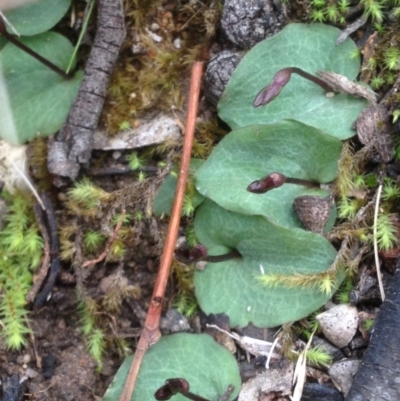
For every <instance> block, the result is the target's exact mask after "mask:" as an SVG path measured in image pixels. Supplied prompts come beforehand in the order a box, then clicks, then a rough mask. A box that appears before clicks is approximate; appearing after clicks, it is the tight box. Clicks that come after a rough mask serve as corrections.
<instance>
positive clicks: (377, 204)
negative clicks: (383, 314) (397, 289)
mask: <svg viewBox="0 0 400 401" xmlns="http://www.w3.org/2000/svg"><path fill="white" fill-rule="evenodd" d="M382 187H383V185H382V184H379V187H378V191H377V193H376V202H375V213H374V255H375V266H376V275H377V276H378V284H379V291H380V293H381V298H382V301H384V300H385V290H384V289H383V282H382V273H381V265H380V263H379V254H378V235H377V234H378V214H379V204H380V201H381V194H382Z"/></svg>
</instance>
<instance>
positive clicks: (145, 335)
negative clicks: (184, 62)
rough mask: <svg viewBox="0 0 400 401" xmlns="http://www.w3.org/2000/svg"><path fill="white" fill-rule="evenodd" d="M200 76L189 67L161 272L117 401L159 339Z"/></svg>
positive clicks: (198, 67)
mask: <svg viewBox="0 0 400 401" xmlns="http://www.w3.org/2000/svg"><path fill="white" fill-rule="evenodd" d="M202 73H203V63H202V62H195V63H194V64H193V67H192V76H191V81H190V93H189V104H188V114H187V119H186V132H185V138H184V143H183V151H182V160H181V166H180V170H179V177H178V183H177V186H176V193H175V199H174V204H173V206H172V213H171V220H170V222H169V225H168V231H167V236H166V239H165V243H164V250H163V253H162V255H161V261H160V269H159V272H158V276H157V281H156V283H155V286H154V291H153V295H152V297H151V302H150V306H149V309H148V312H147V316H146V321H145V324H144V328H143V331H142V335H141V336H140V339H139V343H138V345H137V348H136V351H135V355H134V357H133V360H132V364H131V367H130V369H129V373H128V377H127V379H126V382H125V387H124V389H123V391H122V394H121V396H120V398H119V401H130V400H131V398H132V394H133V390H134V387H135V383H136V378H137V376H138V374H139V369H140V365H141V363H142V360H143V357H144V355H145V353H146V350H147V348H148V347H150V346H151V345H153V344H155V343H156V342H157V341H158V340H159V338H160V337H161V334H160V329H159V325H160V317H161V308H162V304H163V300H164V294H165V288H166V286H167V280H168V276H169V271H170V267H171V263H172V258H173V254H174V249H175V244H176V239H177V236H178V230H179V224H180V218H181V210H182V205H183V198H184V195H185V187H186V181H187V178H188V174H189V165H190V155H191V152H192V144H193V136H194V130H195V125H196V116H197V109H198V103H199V94H200V84H201V76H202Z"/></svg>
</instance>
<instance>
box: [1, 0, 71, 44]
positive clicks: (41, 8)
mask: <svg viewBox="0 0 400 401" xmlns="http://www.w3.org/2000/svg"><path fill="white" fill-rule="evenodd" d="M70 5H71V0H39V1H34V2H31V3H28V4H25V5H24V6H22V7H19V8H15V9H13V10H10V11H7V12H6V13H5V16H6V18H7V20H8V21H9V22H10V24H11V25H12V26H13V27H14V28H15V30H16V31H17V32H18V34H19V35H23V36H32V35H37V34H39V33H42V32H46V31H48V30H49V29H51V28H53V26H54V25H55V24H57V22H58V21H60V20H61V18H62V17H63V16H64V15H65V13H66V12H67V11H68V9H69V7H70ZM7 30H8V32H9V33H11V34H14V31H13V30H11V29H10V28H9V27H8V28H7Z"/></svg>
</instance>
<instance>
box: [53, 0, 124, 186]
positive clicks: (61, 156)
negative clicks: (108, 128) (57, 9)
mask: <svg viewBox="0 0 400 401" xmlns="http://www.w3.org/2000/svg"><path fill="white" fill-rule="evenodd" d="M98 7H99V8H98V24H97V31H96V36H95V39H94V44H93V47H92V50H91V52H90V55H89V58H88V61H87V64H86V68H85V75H84V78H83V81H82V84H81V87H80V89H79V92H78V95H77V98H76V99H75V101H74V103H73V105H72V107H71V110H70V113H69V115H68V117H67V121H66V122H65V124H64V125H63V127H62V128H61V130H60V132H59V133H58V135H57V138H56V140H55V141H54V142H52V143H50V145H49V157H48V168H49V171H50V173H51V174H54V175H56V176H62V177H69V178H71V179H75V178H76V176H77V175H78V173H79V169H80V165H81V164H86V163H88V161H89V159H90V156H91V152H92V145H93V132H94V129H95V128H96V127H97V124H98V121H99V118H100V113H101V110H102V108H103V104H104V100H105V96H106V91H107V85H108V82H109V79H110V75H111V72H112V69H113V67H114V65H115V62H116V60H117V57H118V53H119V50H120V47H121V45H122V42H123V40H124V39H125V36H126V30H125V24H124V13H123V5H122V0H101V1H100V2H99V6H98ZM57 184H59V185H61V182H59V183H57V182H56V185H57Z"/></svg>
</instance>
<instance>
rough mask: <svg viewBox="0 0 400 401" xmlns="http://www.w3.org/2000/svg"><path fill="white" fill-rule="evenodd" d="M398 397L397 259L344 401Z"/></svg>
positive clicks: (399, 291) (399, 315) (399, 323)
mask: <svg viewBox="0 0 400 401" xmlns="http://www.w3.org/2000/svg"><path fill="white" fill-rule="evenodd" d="M365 400H374V401H398V400H400V262H397V270H396V273H395V274H394V277H393V280H392V285H391V288H390V289H389V291H388V293H387V296H386V299H385V301H384V302H383V304H382V307H381V310H380V312H379V314H378V317H377V318H376V320H375V324H374V328H373V331H372V335H371V340H370V343H369V346H368V348H367V351H366V352H365V355H364V358H363V359H362V361H361V365H360V368H359V370H358V372H357V373H356V375H355V376H354V379H353V385H352V387H351V389H350V391H349V394H348V396H347V397H346V401H365Z"/></svg>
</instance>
